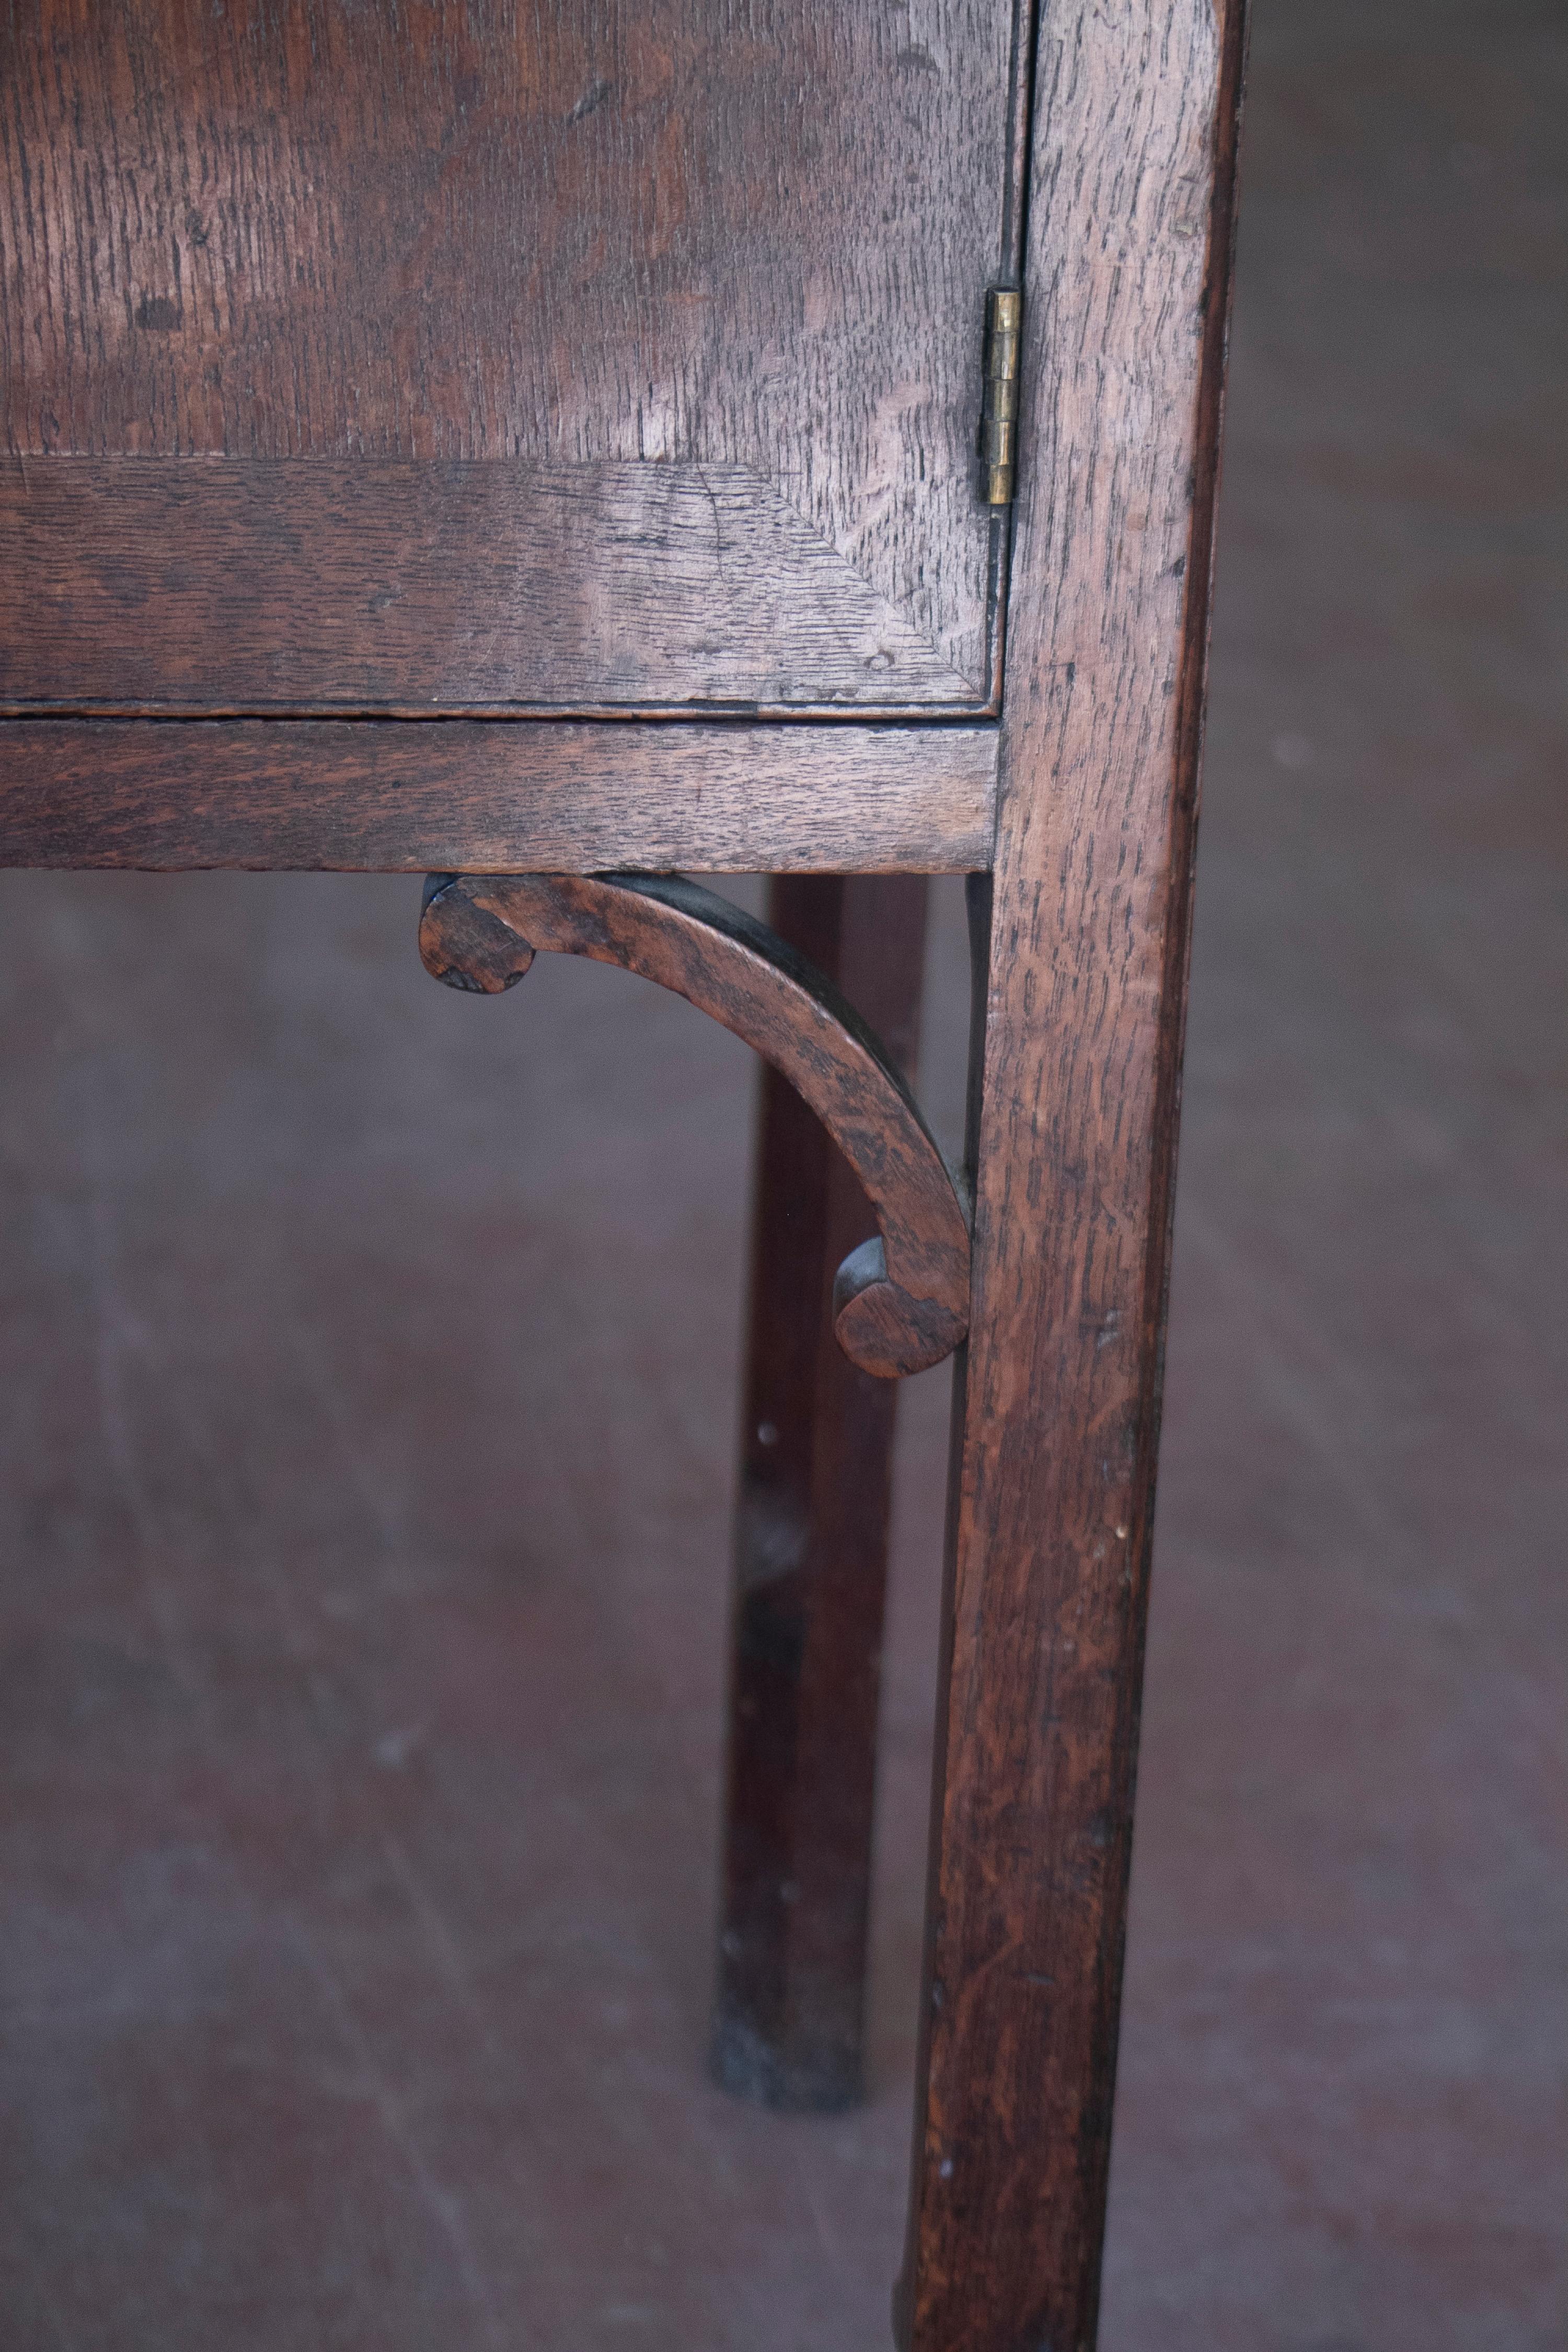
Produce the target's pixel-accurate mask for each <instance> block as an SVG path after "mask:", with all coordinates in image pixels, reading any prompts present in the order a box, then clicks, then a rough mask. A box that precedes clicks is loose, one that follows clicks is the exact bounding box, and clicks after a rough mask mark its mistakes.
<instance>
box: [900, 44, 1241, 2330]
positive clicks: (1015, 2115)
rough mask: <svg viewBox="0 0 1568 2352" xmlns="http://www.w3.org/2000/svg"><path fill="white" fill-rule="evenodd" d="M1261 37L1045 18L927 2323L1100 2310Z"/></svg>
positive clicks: (943, 1844)
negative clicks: (1223, 415) (1240, 192)
mask: <svg viewBox="0 0 1568 2352" xmlns="http://www.w3.org/2000/svg"><path fill="white" fill-rule="evenodd" d="M1242 47H1243V22H1242V9H1241V5H1240V0H1218V5H1216V0H1101V5H1088V0H1084V5H1076V6H1071V7H1068V8H1065V9H1062V10H1054V11H1047V14H1046V16H1045V19H1044V22H1043V24H1042V27H1041V32H1040V42H1039V54H1038V61H1037V93H1036V111H1035V133H1034V173H1033V179H1032V184H1031V190H1030V215H1029V229H1028V247H1027V249H1028V259H1027V285H1028V301H1027V305H1026V313H1025V317H1026V365H1025V374H1024V383H1025V400H1026V408H1025V416H1024V435H1023V451H1022V462H1021V477H1022V479H1021V492H1020V506H1019V512H1018V518H1017V530H1016V543H1015V572H1014V585H1013V591H1012V598H1011V608H1010V614H1009V655H1008V677H1007V683H1006V699H1005V715H1004V746H1003V763H1002V782H1001V791H1002V801H1001V808H1000V817H999V829H998V847H997V858H996V866H995V873H994V914H993V928H992V935H991V949H990V958H989V965H990V969H989V982H988V989H987V999H986V1017H985V1044H984V1072H983V1080H982V1088H981V1103H980V1111H979V1129H978V1172H977V1198H976V1232H975V1257H974V1292H973V1321H972V1326H971V1331H972V1337H971V1341H970V1348H969V1355H968V1364H967V1372H966V1392H965V1397H964V1401H963V1411H962V1420H961V1424H960V1435H959V1439H958V1443H957V1447H956V1458H955V1476H956V1494H955V1506H954V1535H953V1549H952V1570H951V1589H950V1596H949V1606H950V1610H951V1621H950V1626H949V1629H948V1633H947V1635H946V1637H945V1638H946V1643H947V1654H946V1675H945V1686H944V1690H943V1694H942V1700H941V1708H940V1717H939V1727H938V1741H939V1750H940V1754H939V1763H938V1773H937V1802H936V1816H935V1823H934V1838H933V1853H932V1889H931V1919H930V1927H929V1953H928V1975H927V1982H926V1988H925V2014H924V2019H923V2031H924V2033H925V2036H926V2049H925V2055H924V2084H925V2089H924V2096H923V2101H922V2105H921V2114H920V2116H919V2118H918V2126H917V2138H916V2150H915V2166H914V2179H913V2185H912V2202H911V2228H910V2259H909V2263H908V2267H907V2271H906V2276H905V2281H904V2285H903V2289H902V2291H901V2295H900V2320H901V2328H902V2332H903V2333H904V2335H905V2336H906V2339H907V2340H908V2341H909V2342H910V2345H911V2346H912V2347H913V2352H1086V2347H1090V2346H1092V2344H1093V2342H1094V2337H1095V2329H1096V2319H1097V2311H1098V2301H1099V2279H1100V2241H1101V2234H1102V2231H1103V2221H1104V2207H1105V2189H1106V2177H1107V2168H1108V2161H1109V2148H1110V2109H1111V2097H1112V2087H1113V2080H1114V2062H1115V2043H1116V2020H1117V2008H1118V2001H1119V1998H1120V1988H1121V1956H1122V1939H1123V1931H1124V1922H1125V1906H1126V1887H1127V1875H1128V1866H1129V1860H1130V1837H1131V1792H1132V1780H1133V1767H1134V1758H1135V1751H1136V1741H1137V1726H1138V1709H1139V1687H1140V1679H1141V1675H1142V1646H1143V1626H1144V1614H1145V1600H1146V1591H1147V1576H1148V1561H1149V1541H1150V1522H1151V1513H1152V1494H1153V1468H1154V1454H1155V1445H1156V1437H1157V1423H1158V1398H1159V1373H1160V1356H1161V1343H1162V1335H1163V1316H1164V1301H1165V1274H1166V1260H1167V1251H1168V1236H1169V1225H1170V1213H1171V1179H1172V1169H1173V1129H1174V1120H1175V1111H1176V1103H1177V1089H1178V1085H1179V1068H1180V1055H1181V1042H1182V1023H1183V1009H1184V981H1185V959H1186V937H1187V906H1188V887H1189V877H1190V866H1191V857H1192V848H1193V819H1194V804H1195V787H1196V769H1197V754H1198V745H1199V734H1200V729H1201V714H1202V696H1203V673H1204V658H1205V639H1206V625H1207V598H1208V576H1209V554H1210V534H1211V529H1212V509H1213V500H1214V491H1215V461H1216V447H1217V433H1218V421H1219V400H1220V389H1221V383H1222V380H1223V367H1224V341H1225V314H1226V295H1227V289H1228V281H1229V254H1230V224H1231V192H1232V185H1233V176H1234V164H1235V137H1236V126H1237V108H1238V103H1239V90H1240V74H1241V58H1242Z"/></svg>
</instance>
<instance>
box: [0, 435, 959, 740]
mask: <svg viewBox="0 0 1568 2352" xmlns="http://www.w3.org/2000/svg"><path fill="white" fill-rule="evenodd" d="M981 699H982V697H981V696H980V695H978V694H977V692H976V691H975V689H974V688H973V687H972V686H970V685H969V684H968V683H967V682H966V681H965V680H964V679H963V678H962V677H959V675H958V674H957V672H956V671H955V670H952V669H950V668H948V667H946V665H945V664H944V663H943V662H942V659H941V658H940V656H938V655H937V653H936V652H935V650H934V648H933V647H932V646H931V645H930V644H929V643H928V642H927V641H926V640H924V639H923V638H922V637H921V635H920V634H919V633H918V631H916V630H914V629H912V628H911V627H910V625H909V623H908V622H907V621H906V620H905V619H904V618H903V617H902V615H901V614H900V613H899V612H898V611H897V610H896V609H895V607H894V606H893V605H892V604H889V602H888V600H887V599H886V598H885V597H883V596H880V595H879V594H878V593H877V591H876V590H875V589H874V588H872V587H871V586H870V585H869V584H868V583H867V582H866V581H864V580H863V579H862V578H861V577H860V575H859V573H858V572H856V571H855V569H854V567H853V565H851V564H850V563H849V562H847V560H846V558H845V557H843V556H842V555H840V554H839V553H838V552H837V550H836V549H835V548H833V547H832V546H830V545H829V543H828V541H826V539H824V538H823V536H822V534H821V533H820V531H818V530H816V529H815V528H814V527H813V526H812V525H811V524H810V523H808V522H805V521H804V520H802V518H801V517H800V516H799V515H798V514H796V512H795V509H794V508H793V507H791V506H790V505H789V504H788V503H787V502H786V501H785V500H784V499H783V498H782V497H781V496H780V495H779V493H778V492H777V491H776V490H775V489H773V488H772V486H771V485H770V484H769V483H768V482H766V481H764V480H763V478H762V477H761V476H760V475H757V474H753V473H751V472H749V471H748V470H747V469H746V468H745V467H742V466H696V465H674V464H671V465H658V466H635V465H602V466H592V465H578V466H568V465H545V466H540V465H523V464H510V465H503V464H494V463H472V462H463V461H457V460H431V461H429V462H427V463H425V464H420V463H417V462H414V461H409V460H403V461H391V462H388V461H385V460H378V459H361V460H342V459H331V458H296V459H280V460H278V461H275V462H272V463H250V462H245V463H239V464H229V463H226V462H223V461H221V460H212V459H204V458H195V459H189V460H179V459H170V458H112V459H109V460H106V461H102V462H100V461H95V460H92V459H86V458H73V457H51V458H38V459H35V460H34V461H33V462H32V463H31V464H29V465H27V466H26V467H12V468H11V469H10V471H9V473H8V474H6V475H3V476H0V709H8V710H12V711H26V710H33V709H58V708H62V707H63V708H66V709H79V710H100V709H101V710H111V711H147V712H153V713H155V714H157V713H181V712H184V713H195V714H201V713H213V714H216V713H218V712H221V711H225V710H232V711H237V712H258V713H261V714H264V715H267V716H274V717H275V716H278V715H279V714H282V713H289V712H295V713H300V714H303V715H307V716H309V715H310V714H313V713H317V712H320V713H322V714H326V713H330V712H333V711H352V712H356V713H357V712H364V713H374V714H378V715H394V716H397V715H405V714H411V715H414V716H416V717H427V716H429V715H430V714H431V713H433V712H441V713H447V712H450V713H485V712H494V713H496V714H498V715H500V716H503V717H505V716H514V715H516V714H518V713H519V712H525V711H528V712H546V711H550V710H552V709H569V710H574V711H589V710H593V709H605V710H607V711H615V710H617V709H627V708H630V709H658V708H659V707H660V706H661V705H662V706H665V707H668V706H669V705H671V704H672V703H673V704H675V705H678V706H689V705H692V704H697V705H707V706H713V705H720V706H730V707H740V708H743V709H747V710H749V711H752V712H760V713H765V714H773V713H776V714H778V715H781V716H789V715H792V714H794V713H795V712H796V711H798V710H800V709H822V708H824V707H826V706H835V707H840V706H854V707H856V708H858V709H867V708H870V707H882V708H886V709H889V710H900V709H915V708H922V709H923V708H928V707H929V708H932V709H942V708H946V709H963V707H965V706H966V705H967V706H970V707H973V706H975V705H976V704H978V703H979V702H980V701H981Z"/></svg>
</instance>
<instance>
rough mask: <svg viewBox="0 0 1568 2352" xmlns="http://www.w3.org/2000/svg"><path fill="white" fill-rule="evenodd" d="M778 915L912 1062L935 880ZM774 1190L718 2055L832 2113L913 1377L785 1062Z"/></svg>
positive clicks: (843, 2076)
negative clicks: (898, 1439) (876, 1309)
mask: <svg viewBox="0 0 1568 2352" xmlns="http://www.w3.org/2000/svg"><path fill="white" fill-rule="evenodd" d="M768 916H769V920H770V922H771V923H772V925H773V929H775V930H776V931H778V932H779V933H780V935H781V936H782V937H783V938H784V939H785V940H788V942H789V944H790V945H791V946H792V947H794V948H796V949H798V950H799V951H800V953H801V954H802V955H804V956H806V957H808V958H809V959H810V961H812V962H813V963H815V964H816V966H817V968H818V969H819V970H820V971H824V972H826V975H827V977H828V978H829V979H830V980H831V981H833V982H835V984H836V985H837V987H839V988H841V989H842V990H843V991H844V992H845V994H846V995H847V996H848V997H849V999H850V1001H851V1002H852V1003H854V1004H855V1005H856V1006H857V1007H858V1010H859V1011H860V1012H861V1013H864V1014H865V1016H866V1018H867V1020H868V1022H869V1023H870V1024H871V1025H872V1027H873V1028H875V1029H876V1031H877V1033H878V1034H879V1036H880V1038H881V1040H882V1042H883V1044H884V1045H885V1046H886V1047H887V1049H888V1051H889V1054H890V1055H892V1057H893V1059H894V1060H895V1062H896V1063H897V1064H898V1066H900V1068H901V1069H902V1070H903V1071H904V1072H905V1074H906V1075H909V1076H912V1069H913V1063H914V1058H915V1050H916V1044H917V1037H918V1031H919V1024H920V992H921V961H922V950H923V947H924V941H925V919H926V884H925V882H924V880H923V878H921V877H918V876H914V875H904V874H898V875H880V876H879V875H857V876H852V877H840V876H836V875H801V876H775V877H774V878H773V887H772V889H771V891H770V894H769V906H768ZM756 1188H757V1189H756V1204H755V1209H754V1213H753V1223H752V1280H751V1303H750V1334H749V1339H748V1346H747V1369H746V1389H745V1400H744V1409H743V1413H742V1435H741V1481H740V1492H739V1496H738V1498H737V1508H736V1526H735V1597H734V1613H733V1619H732V1652H731V1690H730V1738H729V1773H728V1791H727V1800H726V1818H725V1836H724V1878H723V1888H724V1892H723V1917H722V1920H721V1930H720V1950H719V1969H718V1976H719V1985H718V1997H717V2001H716V2004H715V2014H714V2028H713V2065H714V2072H715V2074H717V2076H718V2078H719V2080H720V2081H721V2083H722V2084H724V2085H725V2087H726V2089H728V2090H731V2091H733V2092H735V2093H737V2094H738V2095H740V2096H742V2097H743V2098H749V2099H753V2100H757V2101H760V2102H762V2103H763V2104H765V2105H772V2106H779V2107H796V2108H809V2109H817V2110H822V2109H830V2108H834V2107H842V2106H847V2105H850V2104H852V2103H853V2102H854V2101H855V2100H857V2099H858V2097H859V2096H860V2095H861V2087H862V2082H861V2056H862V2042H863V2032H864V2018H865V1994H866V1937H867V1926H868V1916H869V1891H870V1890H869V1880H870V1866H871V1823H872V1805H873V1796H874V1787H875V1779H876V1750H877V1712H878V1693H879V1684H880V1658H881V1642H882V1607H883V1597H884V1593H885V1591H886V1585H887V1572H888V1524H889V1511H890V1507H891V1499H892V1445H893V1425H894V1419H895V1414H896V1411H897V1403H898V1388H897V1386H896V1384H895V1383H893V1382H891V1381H878V1380H872V1379H870V1378H869V1377H868V1375H867V1374H866V1373H864V1372H862V1371H859V1370H857V1369H856V1367H855V1366H854V1365H853V1364H851V1363H850V1362H849V1360H847V1357H846V1356H845V1354H844V1352H843V1350H842V1349H840V1347H839V1346H838V1344H837V1340H836V1339H835V1337H834V1332H833V1317H832V1311H831V1297H832V1291H833V1280H834V1276H835V1275H836V1274H837V1270H838V1266H839V1265H840V1263H841V1261H842V1260H843V1259H844V1258H845V1257H846V1256H847V1255H848V1253H849V1252H850V1251H851V1250H852V1249H854V1248H856V1247H857V1246H858V1244H860V1243H861V1242H863V1241H865V1240H866V1239H867V1238H868V1236H869V1235H870V1234H872V1233H873V1232H874V1231H875V1219H874V1217H873V1215H872V1213H871V1209H870V1206H869V1204H868V1202H867V1199H866V1196H865V1193H864V1192H862V1190H861V1188H860V1185H859V1184H858V1181H856V1178H855V1175H854V1171H852V1170H851V1169H850V1167H849V1165H848V1163H847V1161H846V1160H844V1159H843V1157H842V1156H841V1155H840V1154H839V1153H838V1152H837V1151H836V1150H834V1148H833V1145H832V1143H831V1141H830V1139H829V1138H828V1136H827V1133H826V1129H824V1128H823V1126H822V1125H821V1123H820V1121H819V1120H818V1119H817V1118H816V1117H815V1116H814V1115H813V1114H812V1112H810V1111H809V1110H808V1109H807V1108H806V1107H805V1104H804V1103H803V1102H802V1100H801V1098H800V1097H799V1096H798V1095H797V1094H796V1093H795V1090H794V1088H793V1087H790V1086H788V1085H787V1084H786V1083H785V1081H784V1079H782V1078H781V1077H780V1076H778V1074H777V1073H776V1072H775V1071H773V1070H771V1069H765V1070H764V1071H763V1090H762V1103H761V1116H760V1118H759V1122H758V1152H757V1178H756Z"/></svg>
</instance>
